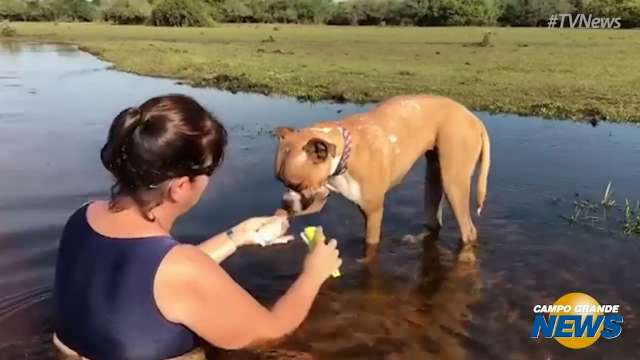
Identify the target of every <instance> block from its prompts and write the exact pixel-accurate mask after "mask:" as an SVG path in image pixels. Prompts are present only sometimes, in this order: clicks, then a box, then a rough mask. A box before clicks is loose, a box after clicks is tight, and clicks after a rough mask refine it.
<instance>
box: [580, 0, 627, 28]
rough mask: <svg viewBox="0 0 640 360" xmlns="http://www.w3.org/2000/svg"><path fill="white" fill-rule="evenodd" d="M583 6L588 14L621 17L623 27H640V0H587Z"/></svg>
mask: <svg viewBox="0 0 640 360" xmlns="http://www.w3.org/2000/svg"><path fill="white" fill-rule="evenodd" d="M583 6H584V11H585V13H587V14H593V15H594V16H599V17H610V18H616V17H619V18H620V22H621V24H622V27H640V0H585V2H584V4H583Z"/></svg>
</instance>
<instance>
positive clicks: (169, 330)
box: [54, 205, 196, 360]
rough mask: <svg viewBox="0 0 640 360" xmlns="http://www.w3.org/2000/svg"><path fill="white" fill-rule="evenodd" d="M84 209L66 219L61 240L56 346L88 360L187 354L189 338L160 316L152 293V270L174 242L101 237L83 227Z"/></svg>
mask: <svg viewBox="0 0 640 360" xmlns="http://www.w3.org/2000/svg"><path fill="white" fill-rule="evenodd" d="M87 208H88V205H87V206H83V207H82V208H80V209H79V210H77V211H76V212H75V213H74V214H73V215H72V216H71V218H70V219H69V221H68V222H67V224H66V226H65V229H64V232H63V235H62V239H61V241H60V247H59V252H58V263H57V268H56V279H55V289H54V292H55V306H56V309H55V310H56V314H57V318H56V324H55V331H56V335H57V337H58V339H60V341H62V343H64V344H65V345H67V346H68V347H70V348H71V349H73V350H74V351H76V352H77V353H79V354H80V355H82V356H85V357H87V358H90V359H92V360H100V359H110V360H116V359H165V358H171V357H175V356H179V355H182V354H184V353H186V352H188V351H190V350H192V349H193V348H194V347H195V342H196V338H195V336H194V335H193V333H192V332H191V331H190V330H188V329H187V328H186V327H184V326H182V325H178V324H174V323H171V322H169V321H168V320H166V319H165V318H164V317H163V316H162V314H161V313H160V311H159V310H158V308H157V306H156V301H155V298H154V291H153V288H154V279H155V275H156V272H157V270H158V267H159V266H160V263H161V262H162V260H163V259H164V257H165V255H166V254H167V253H168V252H169V251H170V250H171V249H172V248H173V247H174V246H175V245H176V244H177V242H176V241H175V240H173V239H172V238H170V237H168V236H155V237H143V238H110V237H107V236H103V235H101V234H99V233H97V232H96V231H95V230H94V229H93V228H92V227H91V226H90V224H89V222H88V220H87Z"/></svg>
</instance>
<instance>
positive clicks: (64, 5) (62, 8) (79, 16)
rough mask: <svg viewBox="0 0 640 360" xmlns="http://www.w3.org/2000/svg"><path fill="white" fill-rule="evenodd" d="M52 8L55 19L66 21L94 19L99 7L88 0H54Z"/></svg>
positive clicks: (51, 4)
mask: <svg viewBox="0 0 640 360" xmlns="http://www.w3.org/2000/svg"><path fill="white" fill-rule="evenodd" d="M50 9H51V12H52V14H53V17H54V19H56V20H64V21H93V20H94V19H96V18H97V15H98V9H97V8H96V5H95V4H94V3H93V2H87V1H86V0H52V1H51V2H50Z"/></svg>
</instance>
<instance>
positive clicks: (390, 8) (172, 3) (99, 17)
mask: <svg viewBox="0 0 640 360" xmlns="http://www.w3.org/2000/svg"><path fill="white" fill-rule="evenodd" d="M558 13H574V14H577V13H582V14H592V15H593V16H597V17H620V18H621V24H622V26H623V27H640V0H343V1H334V0H0V19H3V18H4V19H9V20H11V21H108V22H112V23H115V24H149V25H157V26H210V25H213V24H215V23H216V22H230V23H296V24H328V25H396V26H447V25H479V26H484V25H503V26H541V25H544V24H546V21H547V19H548V18H549V16H550V15H552V14H558Z"/></svg>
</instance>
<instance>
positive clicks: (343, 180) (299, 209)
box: [275, 95, 490, 259]
mask: <svg viewBox="0 0 640 360" xmlns="http://www.w3.org/2000/svg"><path fill="white" fill-rule="evenodd" d="M276 133H277V135H278V137H279V139H280V145H279V148H278V153H277V155H276V162H275V171H276V177H277V178H278V179H280V180H281V181H282V182H283V183H284V184H285V185H286V186H287V187H288V188H289V189H290V191H289V192H288V193H286V194H285V195H284V197H283V204H284V207H285V209H286V210H287V211H289V212H290V213H292V214H294V215H299V214H307V213H312V212H317V211H320V210H321V209H322V207H323V206H324V204H325V202H326V199H327V197H328V195H329V192H330V191H334V192H338V193H340V194H342V195H343V196H345V197H346V198H347V199H349V200H351V201H352V202H354V203H356V204H358V206H359V207H360V209H361V210H362V212H363V214H364V215H365V217H366V219H365V220H366V242H367V245H368V246H367V251H366V258H367V259H370V258H371V257H372V256H374V255H375V254H376V253H377V251H376V250H377V244H378V243H379V241H380V227H381V225H382V213H383V205H384V198H385V194H386V193H387V191H388V190H389V189H390V188H392V187H393V186H395V185H397V184H399V183H400V182H401V181H402V179H403V178H404V176H405V175H406V174H407V172H409V170H410V169H411V167H412V165H413V164H414V163H415V162H416V160H417V159H418V158H419V157H420V156H423V155H425V156H426V157H427V174H426V188H425V210H426V217H427V219H426V220H427V227H428V228H429V229H430V230H432V231H437V230H439V229H440V227H441V225H442V200H443V199H444V194H446V197H447V200H448V201H449V204H450V206H451V208H452V209H453V212H454V215H455V217H456V219H457V221H458V226H459V228H460V233H461V236H462V241H463V242H464V243H468V242H470V241H475V240H476V238H477V233H476V228H475V226H474V225H473V222H472V220H471V215H470V214H469V194H470V187H471V177H472V175H473V172H474V169H475V167H476V163H477V162H478V159H479V157H480V155H481V154H482V158H481V162H480V173H479V176H478V183H477V201H478V210H477V212H478V215H480V212H481V211H482V206H483V203H484V199H485V194H486V189H487V177H488V174H489V163H490V145H489V135H488V134H487V130H486V129H485V127H484V125H483V124H482V122H481V121H480V120H479V119H478V118H477V117H476V116H475V115H473V114H472V113H471V112H470V111H469V110H467V109H466V108H465V107H464V106H462V105H460V104H458V103H457V102H455V101H453V100H451V99H447V98H444V97H437V96H427V95H423V96H399V97H394V98H392V99H389V100H387V101H386V102H384V103H382V104H380V105H379V106H378V107H376V108H375V109H373V110H371V111H370V112H367V113H360V114H355V115H351V116H348V117H346V118H344V119H341V120H339V121H335V122H319V123H316V124H314V125H312V126H311V127H308V128H303V129H299V130H294V129H292V128H278V129H277V131H276ZM443 190H444V194H443Z"/></svg>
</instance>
